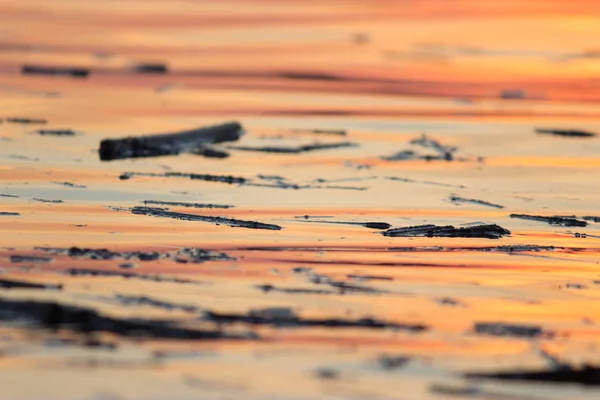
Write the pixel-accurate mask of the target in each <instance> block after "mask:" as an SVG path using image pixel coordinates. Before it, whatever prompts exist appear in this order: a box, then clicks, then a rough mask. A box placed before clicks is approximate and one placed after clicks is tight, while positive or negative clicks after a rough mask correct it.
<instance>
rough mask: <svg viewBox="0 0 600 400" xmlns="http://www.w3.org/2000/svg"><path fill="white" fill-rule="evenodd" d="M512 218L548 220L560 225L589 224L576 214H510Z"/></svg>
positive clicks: (551, 223)
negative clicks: (549, 215) (564, 215)
mask: <svg viewBox="0 0 600 400" xmlns="http://www.w3.org/2000/svg"><path fill="white" fill-rule="evenodd" d="M510 217H511V218H517V219H525V220H529V221H538V222H546V223H548V224H550V225H560V226H565V227H569V226H582V227H583V226H587V222H585V221H580V220H578V219H576V218H575V216H569V217H561V216H558V215H555V216H552V217H545V216H542V215H528V214H510Z"/></svg>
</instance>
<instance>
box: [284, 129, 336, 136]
mask: <svg viewBox="0 0 600 400" xmlns="http://www.w3.org/2000/svg"><path fill="white" fill-rule="evenodd" d="M292 132H294V133H314V134H316V135H339V136H346V131H345V130H335V129H292Z"/></svg>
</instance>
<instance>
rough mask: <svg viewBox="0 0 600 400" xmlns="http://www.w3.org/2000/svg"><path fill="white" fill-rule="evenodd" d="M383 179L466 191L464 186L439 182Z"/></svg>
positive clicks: (395, 177) (388, 177)
mask: <svg viewBox="0 0 600 400" xmlns="http://www.w3.org/2000/svg"><path fill="white" fill-rule="evenodd" d="M384 179H388V180H390V181H398V182H406V183H423V184H426V185H434V186H445V187H453V188H458V189H466V186H464V185H452V184H449V183H441V182H433V181H418V180H414V179H409V178H399V177H397V176H386V177H385V178H384Z"/></svg>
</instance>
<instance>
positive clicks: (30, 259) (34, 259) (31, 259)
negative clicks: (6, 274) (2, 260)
mask: <svg viewBox="0 0 600 400" xmlns="http://www.w3.org/2000/svg"><path fill="white" fill-rule="evenodd" d="M10 262H12V263H49V262H52V258H51V257H38V256H19V255H12V256H10Z"/></svg>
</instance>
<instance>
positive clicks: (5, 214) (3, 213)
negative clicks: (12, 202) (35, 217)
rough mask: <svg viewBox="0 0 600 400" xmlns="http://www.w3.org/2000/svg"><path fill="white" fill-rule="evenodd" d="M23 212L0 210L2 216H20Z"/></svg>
mask: <svg viewBox="0 0 600 400" xmlns="http://www.w3.org/2000/svg"><path fill="white" fill-rule="evenodd" d="M20 215H21V214H20V213H18V212H11V211H0V216H3V217H18V216H20Z"/></svg>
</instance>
